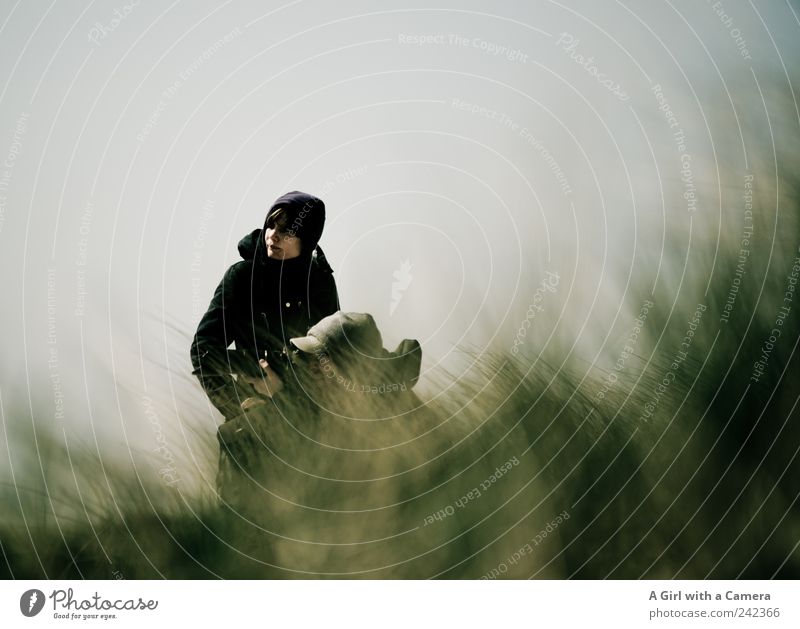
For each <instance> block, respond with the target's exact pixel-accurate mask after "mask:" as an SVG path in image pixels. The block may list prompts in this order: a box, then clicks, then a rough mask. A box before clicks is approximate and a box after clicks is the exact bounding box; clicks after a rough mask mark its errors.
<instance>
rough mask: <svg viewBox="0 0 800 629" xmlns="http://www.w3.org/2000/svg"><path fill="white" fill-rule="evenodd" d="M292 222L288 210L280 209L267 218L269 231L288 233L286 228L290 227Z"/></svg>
mask: <svg viewBox="0 0 800 629" xmlns="http://www.w3.org/2000/svg"><path fill="white" fill-rule="evenodd" d="M290 222H291V219H290V217H289V212H287V211H286V208H284V207H279V208H278V209H276V210H275V211H274V212H272V213H271V214H270V215H269V217H268V218H267V222H266V227H267V229H277V230H279V231H286V228H287V227H288V226H289V225H290Z"/></svg>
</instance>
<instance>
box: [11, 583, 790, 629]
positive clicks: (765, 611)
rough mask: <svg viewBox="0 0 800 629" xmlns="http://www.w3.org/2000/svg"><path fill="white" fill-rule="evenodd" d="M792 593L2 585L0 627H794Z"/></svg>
mask: <svg viewBox="0 0 800 629" xmlns="http://www.w3.org/2000/svg"><path fill="white" fill-rule="evenodd" d="M798 593H799V592H798V583H797V582H796V581H214V582H212V581H81V582H75V581H69V582H66V581H62V582H59V581H43V582H37V581H7V582H5V584H4V585H3V586H2V597H0V626H2V627H37V626H38V627H44V626H60V627H76V626H86V625H87V624H88V625H90V626H109V627H111V626H113V627H142V626H146V627H171V626H180V625H181V624H182V623H186V622H191V623H192V624H193V626H197V625H198V624H199V626H202V627H229V626H236V627H244V626H251V625H252V623H253V622H257V623H258V625H257V626H259V627H275V626H281V627H283V626H289V627H320V626H323V627H398V628H399V627H403V628H406V627H414V626H421V627H433V626H453V625H455V626H458V627H502V626H508V627H534V626H536V627H541V626H543V625H553V626H559V625H562V624H563V623H568V624H569V625H568V626H570V627H572V626H593V627H595V626H599V627H645V626H649V627H698V628H699V627H749V626H758V627H798V626H800V618H799V617H798V613H797V612H798V607H800V605H799V604H798ZM578 623H581V624H580V625H579V624H578Z"/></svg>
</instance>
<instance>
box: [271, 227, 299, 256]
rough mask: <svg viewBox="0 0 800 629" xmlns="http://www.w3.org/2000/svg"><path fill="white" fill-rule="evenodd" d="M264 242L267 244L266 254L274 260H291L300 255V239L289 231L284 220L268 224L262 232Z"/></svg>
mask: <svg viewBox="0 0 800 629" xmlns="http://www.w3.org/2000/svg"><path fill="white" fill-rule="evenodd" d="M264 242H265V243H266V245H267V256H269V257H270V258H273V259H274V260H291V259H292V258H296V257H297V256H299V255H300V250H301V243H300V239H299V238H298V237H297V236H293V235H292V234H290V233H289V231H288V228H287V225H286V221H278V222H275V223H270V224H268V225H267V229H266V231H265V232H264Z"/></svg>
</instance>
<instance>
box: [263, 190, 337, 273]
mask: <svg viewBox="0 0 800 629" xmlns="http://www.w3.org/2000/svg"><path fill="white" fill-rule="evenodd" d="M278 208H283V209H284V210H285V211H286V214H287V216H288V218H289V222H288V225H287V231H289V232H290V233H291V234H292V235H294V236H297V237H298V238H299V239H300V242H301V243H302V251H303V252H304V253H305V257H308V256H310V255H311V252H312V251H314V247H316V246H317V243H318V242H319V239H320V238H321V237H322V229H323V228H324V227H325V204H324V203H323V202H322V199H318V198H317V197H315V196H313V195H311V194H308V193H306V192H299V191H297V190H294V191H293V192H287V193H286V194H284V195H283V196H280V197H278V198H277V199H276V200H275V203H273V204H272V207H271V208H270V209H269V212H267V216H266V217H265V219H264V229H266V227H267V221H269V218H270V216H272V214H274V213H275V211H276V210H278ZM304 253H301V254H300V255H301V256H302V255H304Z"/></svg>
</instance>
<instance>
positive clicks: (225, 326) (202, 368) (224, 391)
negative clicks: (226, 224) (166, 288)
mask: <svg viewBox="0 0 800 629" xmlns="http://www.w3.org/2000/svg"><path fill="white" fill-rule="evenodd" d="M237 268H238V265H233V266H231V267H230V268H229V269H228V270H227V271H226V272H225V275H224V276H223V277H222V281H221V282H220V283H219V286H217V289H216V290H215V291H214V296H213V297H212V298H211V303H210V304H209V305H208V310H206V313H205V314H204V315H203V318H202V319H201V320H200V323H199V324H198V326H197V332H196V333H195V335H194V340H193V341H192V347H191V357H192V367H193V369H194V370H193V371H192V374H193V375H195V376H197V378H198V380H199V381H200V384H201V385H202V387H203V389H204V390H205V392H206V395H208V398H209V400H211V403H212V404H213V405H214V406H215V407H216V408H217V409H218V410H219V411H220V412H221V413H222V414H223V415H224V416H225V419H231V418H233V417H236V416H237V415H239V414H240V413H241V411H242V409H241V406H240V403H241V400H240V399H239V395H238V393H237V391H236V387H235V385H234V380H233V377H232V376H231V375H230V374H229V373H227V354H226V350H227V348H228V347H229V346H230V345H231V344H232V343H233V330H232V329H231V327H230V326H231V325H232V324H233V320H234V315H233V309H234V304H235V293H236V291H235V279H236V275H237ZM226 314H227V322H226Z"/></svg>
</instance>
